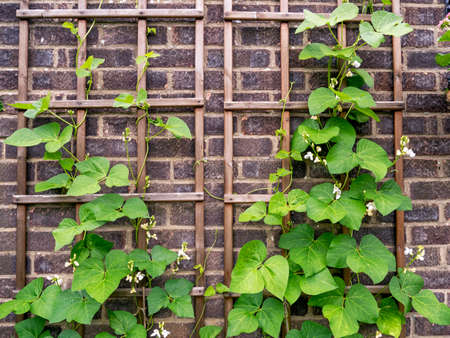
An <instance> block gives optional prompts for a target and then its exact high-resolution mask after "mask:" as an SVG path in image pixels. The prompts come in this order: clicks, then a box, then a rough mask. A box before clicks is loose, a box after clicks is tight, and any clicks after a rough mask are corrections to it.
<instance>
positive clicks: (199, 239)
mask: <svg viewBox="0 0 450 338" xmlns="http://www.w3.org/2000/svg"><path fill="white" fill-rule="evenodd" d="M195 6H196V9H198V10H202V11H203V9H204V1H203V0H196V3H195ZM203 59H204V21H203V19H197V20H195V97H196V98H197V99H202V100H203V97H204V86H203V84H204V66H203ZM194 111H195V161H196V162H195V163H196V165H195V192H203V188H204V184H205V182H204V164H203V161H202V159H203V156H204V144H203V143H204V123H203V118H204V113H205V109H204V107H198V108H195V110H194ZM204 214H205V202H204V201H201V202H195V262H196V264H200V265H203V263H204V260H205V220H204ZM197 276H199V277H200V278H198V280H197V286H204V285H205V275H204V274H200V271H197ZM204 306H205V298H204V297H203V296H199V297H196V298H195V318H196V320H197V322H198V324H197V332H194V334H196V336H198V329H199V328H201V327H202V326H203V324H204Z"/></svg>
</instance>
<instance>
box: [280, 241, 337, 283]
mask: <svg viewBox="0 0 450 338" xmlns="http://www.w3.org/2000/svg"><path fill="white" fill-rule="evenodd" d="M332 238H333V234H331V233H330V232H327V233H324V234H322V235H321V236H320V237H319V238H318V239H317V240H315V241H313V242H312V243H311V244H310V245H308V246H298V245H297V246H295V247H294V248H292V249H291V250H290V252H289V256H290V258H291V260H292V261H293V262H295V263H297V264H298V265H300V266H301V267H302V269H303V271H304V272H305V277H310V276H312V275H314V274H316V273H318V272H320V271H321V270H323V269H324V268H325V267H326V266H327V259H326V257H327V251H328V247H329V245H330V242H331V239H332Z"/></svg>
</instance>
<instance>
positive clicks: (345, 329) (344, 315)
mask: <svg viewBox="0 0 450 338" xmlns="http://www.w3.org/2000/svg"><path fill="white" fill-rule="evenodd" d="M322 312H323V315H324V317H325V318H327V319H328V321H329V322H330V328H331V331H332V332H333V335H334V337H345V336H349V335H352V334H355V333H357V332H358V330H359V325H358V322H357V321H356V319H354V318H353V317H352V316H351V314H350V313H349V311H348V310H347V309H345V308H343V307H342V306H336V305H332V304H328V305H325V306H324V307H323V309H322Z"/></svg>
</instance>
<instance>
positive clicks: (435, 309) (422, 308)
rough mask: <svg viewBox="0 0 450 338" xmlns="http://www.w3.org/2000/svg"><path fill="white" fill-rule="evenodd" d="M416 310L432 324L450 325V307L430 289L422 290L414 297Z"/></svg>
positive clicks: (413, 303) (413, 302)
mask: <svg viewBox="0 0 450 338" xmlns="http://www.w3.org/2000/svg"><path fill="white" fill-rule="evenodd" d="M412 305H413V307H414V310H416V311H417V312H419V313H420V314H421V315H422V316H424V317H425V318H426V319H428V320H429V321H430V322H431V323H432V324H438V325H450V308H449V307H448V306H447V305H445V304H444V303H440V302H439V301H438V300H437V298H436V296H435V295H434V293H433V292H432V291H430V290H422V291H420V292H419V293H418V294H417V295H415V296H413V297H412Z"/></svg>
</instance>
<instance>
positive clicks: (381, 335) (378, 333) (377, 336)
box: [375, 331, 383, 338]
mask: <svg viewBox="0 0 450 338" xmlns="http://www.w3.org/2000/svg"><path fill="white" fill-rule="evenodd" d="M381 337H383V334H382V333H381V332H380V331H377V333H376V334H375V338H381Z"/></svg>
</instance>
